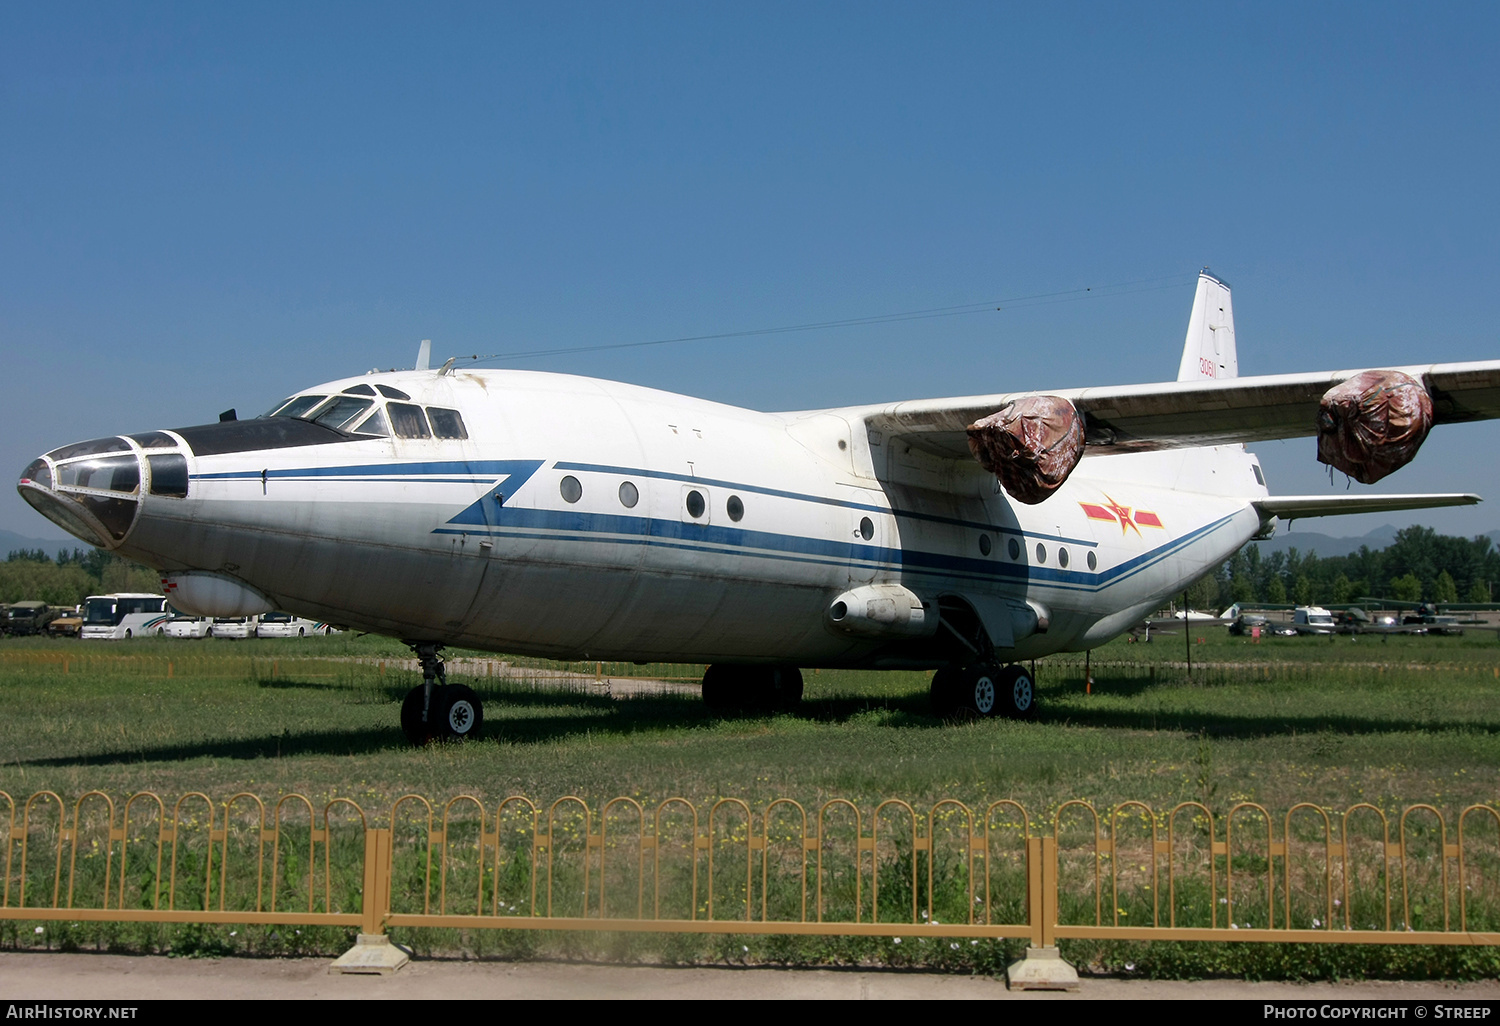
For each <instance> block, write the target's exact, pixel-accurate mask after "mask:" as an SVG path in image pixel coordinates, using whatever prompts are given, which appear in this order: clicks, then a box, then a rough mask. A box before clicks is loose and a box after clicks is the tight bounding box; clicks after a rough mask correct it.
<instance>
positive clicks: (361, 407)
mask: <svg viewBox="0 0 1500 1026" xmlns="http://www.w3.org/2000/svg"><path fill="white" fill-rule="evenodd" d="M374 405H375V401H374V400H373V399H356V398H355V397H353V396H342V395H338V396H334V397H333V398H332V399H330V400H328V403H327V405H325V406H320V407H318V410H317V413H316V414H315V415H314V416H313V417H312V422H313V423H314V424H322V425H323V426H324V427H331V428H333V429H334V430H336V431H342V430H344V429H345V428H346V427H348V426H349V425H350V424H352V423H354V421H355V420H356V419H357V418H359V417H362V416H364V414H365V413H366V411H368V410H369V409H370V407H371V406H374Z"/></svg>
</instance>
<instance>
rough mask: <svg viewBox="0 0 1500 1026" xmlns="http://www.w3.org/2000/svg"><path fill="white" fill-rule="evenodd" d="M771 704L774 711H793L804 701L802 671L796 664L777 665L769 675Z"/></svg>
mask: <svg viewBox="0 0 1500 1026" xmlns="http://www.w3.org/2000/svg"><path fill="white" fill-rule="evenodd" d="M766 676H767V677H768V678H769V681H768V683H767V684H766V691H767V697H768V698H769V700H770V701H769V702H768V704H769V706H770V708H771V710H772V711H774V712H791V711H793V710H794V709H796V708H797V706H798V705H800V704H801V703H802V671H801V670H799V669H797V667H795V666H777V667H775V668H773V669H772V670H771V671H770V672H769V673H768V674H767V675H766Z"/></svg>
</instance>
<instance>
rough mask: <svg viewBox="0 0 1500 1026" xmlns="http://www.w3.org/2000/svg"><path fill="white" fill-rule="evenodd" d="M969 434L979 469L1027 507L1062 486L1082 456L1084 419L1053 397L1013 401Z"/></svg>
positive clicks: (1069, 405) (977, 423)
mask: <svg viewBox="0 0 1500 1026" xmlns="http://www.w3.org/2000/svg"><path fill="white" fill-rule="evenodd" d="M968 431H969V451H970V452H972V453H973V454H974V458H975V459H976V460H978V461H979V465H980V466H982V467H984V469H985V470H988V471H989V472H990V473H992V474H994V475H995V476H996V477H997V478H999V479H1000V484H1001V485H1002V486H1003V487H1004V488H1005V490H1006V492H1008V493H1009V494H1010V496H1011V498H1013V499H1015V500H1016V501H1017V502H1024V503H1026V504H1027V505H1028V506H1034V505H1036V504H1037V503H1039V502H1041V501H1042V500H1043V499H1045V498H1047V496H1049V495H1051V494H1052V493H1053V492H1055V491H1057V489H1058V488H1060V487H1062V483H1063V482H1064V481H1066V480H1067V479H1068V475H1069V474H1071V473H1072V472H1073V468H1074V467H1076V466H1078V461H1079V459H1081V458H1082V457H1083V418H1082V417H1081V416H1079V414H1078V411H1077V410H1076V409H1074V408H1073V404H1072V403H1070V402H1068V400H1066V399H1062V398H1059V397H1058V396H1055V395H1033V396H1027V397H1026V398H1024V399H1017V400H1016V401H1015V402H1013V403H1011V404H1010V405H1009V406H1007V407H1005V409H1003V410H1001V411H1000V412H999V413H993V414H991V415H990V416H988V417H985V418H984V419H983V420H978V421H975V422H974V423H973V424H970V425H969V428H968Z"/></svg>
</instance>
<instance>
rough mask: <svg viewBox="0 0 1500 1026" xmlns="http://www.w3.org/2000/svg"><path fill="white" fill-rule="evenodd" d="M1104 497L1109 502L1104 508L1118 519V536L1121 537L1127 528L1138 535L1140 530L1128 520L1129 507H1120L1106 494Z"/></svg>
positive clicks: (1133, 522) (1132, 521)
mask: <svg viewBox="0 0 1500 1026" xmlns="http://www.w3.org/2000/svg"><path fill="white" fill-rule="evenodd" d="M1104 497H1105V498H1106V499H1108V500H1109V504H1108V505H1107V506H1105V507H1104V508H1105V509H1107V510H1109V511H1110V512H1111V513H1113V514H1114V515H1115V516H1117V517H1119V518H1120V534H1121V535H1123V534H1124V533H1125V531H1126V529H1127V528H1128V529H1130V530H1132V531H1134V532H1135V533H1136V534H1137V535H1139V534H1140V533H1141V529H1140V528H1139V527H1136V526H1135V521H1134V520H1131V519H1130V507H1129V506H1121V505H1120V504H1119V503H1118V502H1116V501H1115V499H1114V496H1112V495H1110V494H1109V493H1108V492H1105V493H1104Z"/></svg>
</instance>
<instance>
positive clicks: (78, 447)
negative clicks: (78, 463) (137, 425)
mask: <svg viewBox="0 0 1500 1026" xmlns="http://www.w3.org/2000/svg"><path fill="white" fill-rule="evenodd" d="M129 451H130V443H129V442H127V441H125V439H123V438H95V439H93V440H92V441H88V442H74V443H73V444H72V445H65V446H63V447H62V448H61V449H53V450H52V451H51V452H49V453H48V454H47V455H48V456H51V457H52V458H53V459H54V460H66V459H71V458H73V457H74V456H93V455H95V454H96V453H101V452H129Z"/></svg>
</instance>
